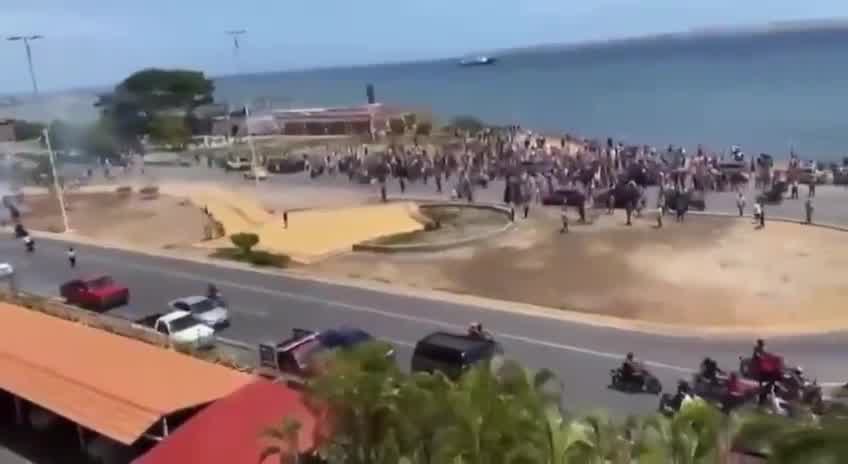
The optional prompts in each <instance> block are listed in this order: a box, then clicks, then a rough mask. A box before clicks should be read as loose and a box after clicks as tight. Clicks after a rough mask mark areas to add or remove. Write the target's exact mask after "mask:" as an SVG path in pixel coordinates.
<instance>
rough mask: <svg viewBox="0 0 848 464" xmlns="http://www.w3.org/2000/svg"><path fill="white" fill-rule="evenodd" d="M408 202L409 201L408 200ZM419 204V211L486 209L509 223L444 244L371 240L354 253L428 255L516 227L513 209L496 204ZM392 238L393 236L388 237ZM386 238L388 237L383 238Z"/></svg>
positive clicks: (357, 245) (360, 244)
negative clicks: (510, 218)
mask: <svg viewBox="0 0 848 464" xmlns="http://www.w3.org/2000/svg"><path fill="white" fill-rule="evenodd" d="M407 201H408V200H407ZM416 203H418V208H419V209H427V208H474V209H486V210H490V211H496V212H498V213H501V214H503V215H504V216H506V217H507V222H506V224H504V225H503V226H502V227H499V228H497V229H494V230H490V231H486V232H483V233H480V234H476V235H472V236H470V237H463V238H460V239H457V240H447V241H443V242H435V243H420V244H406V245H382V244H379V243H375V241H373V240H369V241H366V242H361V243H357V244H356V245H353V251H370V252H372V253H426V252H434V251H443V250H449V249H451V248H458V247H462V246H467V245H471V244H473V243H476V242H482V241H485V240H488V239H490V238H492V237H495V236H497V235H499V234H502V233H504V232H506V231H508V230H509V229H511V228H512V227H514V226H515V223H514V222H512V221H509V220H508V218H509V216H510V214H511V213H512V208H510V207H508V206H505V205H500V204H495V203H466V202H461V201H433V200H419V201H416ZM388 237H391V236H388ZM383 238H386V237H383Z"/></svg>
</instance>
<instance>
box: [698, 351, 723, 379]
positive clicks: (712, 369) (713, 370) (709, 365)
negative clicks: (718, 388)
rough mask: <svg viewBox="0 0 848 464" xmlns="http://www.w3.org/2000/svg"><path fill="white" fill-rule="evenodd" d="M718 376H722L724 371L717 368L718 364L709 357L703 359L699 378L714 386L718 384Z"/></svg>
mask: <svg viewBox="0 0 848 464" xmlns="http://www.w3.org/2000/svg"><path fill="white" fill-rule="evenodd" d="M719 375H724V371H723V370H721V368H719V367H718V363H717V362H715V360H714V359H712V358H710V357H706V358H704V360H703V361H702V362H701V378H702V379H704V380H706V381H708V382H710V383H713V384H716V383H718V376H719Z"/></svg>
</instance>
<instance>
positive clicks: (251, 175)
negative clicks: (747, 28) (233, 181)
mask: <svg viewBox="0 0 848 464" xmlns="http://www.w3.org/2000/svg"><path fill="white" fill-rule="evenodd" d="M244 178H245V179H247V180H268V170H267V169H265V168H263V167H262V166H257V167H255V168H251V169H249V170H247V171H246V172H245V173H244Z"/></svg>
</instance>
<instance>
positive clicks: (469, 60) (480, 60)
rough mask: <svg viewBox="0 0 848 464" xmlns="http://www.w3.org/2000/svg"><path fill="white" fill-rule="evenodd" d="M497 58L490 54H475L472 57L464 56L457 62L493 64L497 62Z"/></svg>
mask: <svg viewBox="0 0 848 464" xmlns="http://www.w3.org/2000/svg"><path fill="white" fill-rule="evenodd" d="M497 61H498V60H497V58H493V57H491V56H476V57H474V58H466V59H464V60H462V61H460V62H459V65H460V66H485V65H490V64H495V63H496V62H497Z"/></svg>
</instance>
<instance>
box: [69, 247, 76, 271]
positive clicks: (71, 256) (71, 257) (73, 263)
mask: <svg viewBox="0 0 848 464" xmlns="http://www.w3.org/2000/svg"><path fill="white" fill-rule="evenodd" d="M68 264H70V265H71V268H72V269H73V268H75V267H77V252H76V250H74V247H70V248H68Z"/></svg>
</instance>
